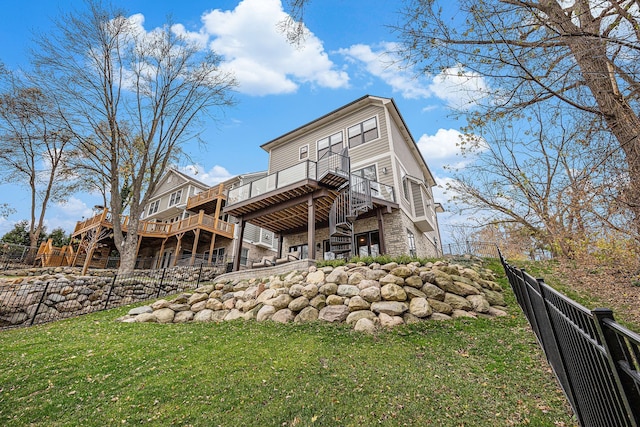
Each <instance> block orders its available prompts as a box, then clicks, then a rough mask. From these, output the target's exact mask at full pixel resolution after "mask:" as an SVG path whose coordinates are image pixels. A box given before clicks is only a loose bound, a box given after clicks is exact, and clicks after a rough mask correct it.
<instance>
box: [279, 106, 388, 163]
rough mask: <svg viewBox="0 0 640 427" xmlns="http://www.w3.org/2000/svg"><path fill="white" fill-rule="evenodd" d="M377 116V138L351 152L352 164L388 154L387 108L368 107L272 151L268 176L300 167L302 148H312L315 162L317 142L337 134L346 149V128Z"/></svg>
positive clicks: (312, 157)
mask: <svg viewBox="0 0 640 427" xmlns="http://www.w3.org/2000/svg"><path fill="white" fill-rule="evenodd" d="M374 116H375V117H376V118H377V121H378V138H377V139H375V140H373V141H369V142H367V143H365V144H363V145H361V146H359V147H355V148H354V149H353V150H350V156H351V159H352V160H351V161H352V163H358V162H361V161H363V160H365V159H366V158H369V157H374V156H376V155H379V154H382V153H384V152H387V151H389V143H388V135H387V125H386V119H385V114H384V107H382V106H379V105H368V106H366V107H365V108H362V109H360V110H358V111H355V112H353V113H351V114H348V115H346V116H344V117H341V118H338V119H336V120H335V121H333V122H331V123H328V124H326V125H324V126H321V127H318V128H317V129H313V130H311V131H310V132H308V133H306V134H305V135H303V136H302V137H300V138H297V139H295V140H291V141H289V142H287V143H286V144H282V145H280V146H277V147H275V148H273V149H272V150H271V152H270V153H269V173H270V174H271V173H274V172H277V171H280V170H283V169H286V168H288V167H291V166H294V165H296V164H298V163H300V162H301V160H299V150H300V147H302V146H303V145H309V157H308V159H309V160H312V161H316V160H317V153H318V149H317V145H316V144H317V141H318V140H320V139H322V138H325V137H327V136H330V135H333V134H334V133H337V132H340V131H342V138H343V144H344V146H346V145H347V144H348V139H347V128H348V127H350V126H353V125H355V124H358V123H361V122H363V121H365V120H367V119H370V118H371V117H374Z"/></svg>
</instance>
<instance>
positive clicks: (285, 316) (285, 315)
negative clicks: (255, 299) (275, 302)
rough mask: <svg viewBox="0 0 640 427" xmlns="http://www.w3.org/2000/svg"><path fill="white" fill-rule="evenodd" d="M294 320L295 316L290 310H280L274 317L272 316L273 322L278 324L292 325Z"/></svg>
mask: <svg viewBox="0 0 640 427" xmlns="http://www.w3.org/2000/svg"><path fill="white" fill-rule="evenodd" d="M294 318H295V315H294V314H293V312H292V311H291V310H289V309H288V308H284V309H282V310H278V311H277V312H276V313H275V314H274V315H273V316H271V320H272V321H274V322H278V323H290V322H293V319H294Z"/></svg>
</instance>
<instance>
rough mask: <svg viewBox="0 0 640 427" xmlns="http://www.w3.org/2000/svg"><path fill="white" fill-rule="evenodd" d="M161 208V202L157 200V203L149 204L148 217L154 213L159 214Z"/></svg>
mask: <svg viewBox="0 0 640 427" xmlns="http://www.w3.org/2000/svg"><path fill="white" fill-rule="evenodd" d="M159 207H160V200H156V201H155V202H151V203H150V204H149V213H148V214H147V216H151V215H153V214H154V213H156V212H158V208H159Z"/></svg>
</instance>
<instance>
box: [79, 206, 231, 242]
mask: <svg viewBox="0 0 640 427" xmlns="http://www.w3.org/2000/svg"><path fill="white" fill-rule="evenodd" d="M121 224H122V231H124V232H127V231H128V225H129V217H128V216H125V217H123V218H122V222H121ZM98 226H101V227H105V228H111V229H113V219H112V216H111V212H109V211H108V210H106V209H105V210H104V211H103V212H102V213H100V214H98V215H96V216H94V217H92V218H89V219H87V220H85V221H78V223H77V224H76V228H75V230H74V231H73V234H72V236H77V235H79V234H82V233H84V232H86V231H89V230H91V229H92V228H97V227H98ZM196 228H200V229H201V230H206V231H209V232H211V233H216V234H218V235H220V236H223V237H227V238H229V239H233V232H234V225H233V224H231V223H229V222H225V221H221V220H220V219H216V218H214V217H213V216H211V215H206V214H204V211H201V212H200V214H199V215H193V216H190V217H188V218H185V219H183V220H180V221H176V222H172V223H164V222H154V221H139V222H138V235H140V236H143V237H162V238H166V237H170V236H174V235H176V234H178V233H183V232H185V231H189V230H195V229H196Z"/></svg>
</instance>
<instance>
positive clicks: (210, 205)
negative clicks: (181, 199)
mask: <svg viewBox="0 0 640 427" xmlns="http://www.w3.org/2000/svg"><path fill="white" fill-rule="evenodd" d="M226 198H227V196H226V194H225V191H224V185H223V184H220V185H218V186H217V187H211V188H210V189H208V190H207V191H203V192H202V193H198V194H195V195H193V196H191V197H189V199H188V200H187V210H196V209H198V208H199V209H203V210H204V211H205V212H209V213H212V212H214V211H215V209H216V205H217V204H218V203H221V202H222V201H224V200H226Z"/></svg>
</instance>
